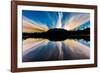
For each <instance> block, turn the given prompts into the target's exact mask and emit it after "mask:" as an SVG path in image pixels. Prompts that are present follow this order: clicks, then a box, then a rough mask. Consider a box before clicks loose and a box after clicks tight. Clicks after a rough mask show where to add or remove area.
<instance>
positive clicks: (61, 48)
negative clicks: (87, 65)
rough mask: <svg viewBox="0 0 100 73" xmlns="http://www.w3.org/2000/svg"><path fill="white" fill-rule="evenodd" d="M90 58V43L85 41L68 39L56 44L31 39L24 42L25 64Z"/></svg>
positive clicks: (44, 40) (45, 40)
mask: <svg viewBox="0 0 100 73" xmlns="http://www.w3.org/2000/svg"><path fill="white" fill-rule="evenodd" d="M89 58H90V42H89V41H85V40H84V39H81V40H76V39H66V40H64V41H57V42H55V41H49V40H47V39H32V38H29V39H26V40H24V41H23V59H22V60H23V62H33V61H55V60H77V59H89Z"/></svg>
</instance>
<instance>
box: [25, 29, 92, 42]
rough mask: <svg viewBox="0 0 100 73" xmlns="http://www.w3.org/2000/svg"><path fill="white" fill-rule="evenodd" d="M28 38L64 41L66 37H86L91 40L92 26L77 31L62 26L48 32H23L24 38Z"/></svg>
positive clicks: (85, 38)
mask: <svg viewBox="0 0 100 73" xmlns="http://www.w3.org/2000/svg"><path fill="white" fill-rule="evenodd" d="M27 38H37V39H38V38H42V39H48V40H50V41H64V40H66V39H84V40H86V41H89V40H90V28H86V29H84V30H77V31H67V30H65V29H61V28H54V29H49V30H48V31H46V32H38V33H37V32H36V33H23V39H27Z"/></svg>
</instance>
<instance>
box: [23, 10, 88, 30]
mask: <svg viewBox="0 0 100 73" xmlns="http://www.w3.org/2000/svg"><path fill="white" fill-rule="evenodd" d="M22 16H23V19H24V18H27V19H28V20H26V21H28V22H31V23H32V24H33V25H34V23H37V24H38V25H43V26H44V25H45V26H47V27H48V29H52V28H64V29H66V30H83V29H86V28H90V14H89V13H77V12H52V11H32V10H23V11H22Z"/></svg>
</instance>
